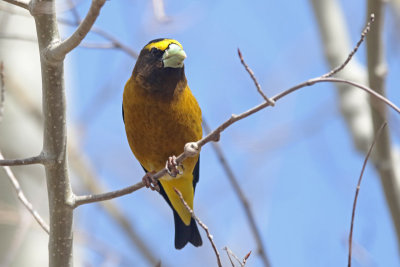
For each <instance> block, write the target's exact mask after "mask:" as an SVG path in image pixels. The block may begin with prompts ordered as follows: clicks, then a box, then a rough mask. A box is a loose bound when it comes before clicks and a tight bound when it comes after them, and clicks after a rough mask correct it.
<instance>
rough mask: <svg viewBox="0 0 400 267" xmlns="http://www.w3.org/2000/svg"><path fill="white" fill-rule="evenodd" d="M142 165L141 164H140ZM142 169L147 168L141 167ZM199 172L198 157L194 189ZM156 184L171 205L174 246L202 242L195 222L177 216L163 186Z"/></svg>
mask: <svg viewBox="0 0 400 267" xmlns="http://www.w3.org/2000/svg"><path fill="white" fill-rule="evenodd" d="M142 167H143V166H142ZM143 169H144V171H145V172H147V170H146V169H145V168H144V167H143ZM199 172H200V157H199V160H198V161H197V164H196V166H195V167H194V170H193V190H194V191H195V190H196V184H197V182H198V181H199ZM158 185H159V186H160V194H161V195H162V196H163V198H164V199H165V201H167V203H168V205H169V206H170V207H171V209H172V211H173V212H174V222H175V248H176V249H181V248H183V247H184V246H186V244H187V243H188V242H190V243H192V244H193V246H195V247H199V246H201V245H202V244H203V241H202V240H201V236H200V233H199V229H198V228H197V224H196V222H195V220H194V219H193V218H192V219H191V220H190V225H186V224H185V223H184V222H183V221H182V219H181V218H180V217H179V215H178V213H177V212H176V211H175V209H174V208H173V207H172V205H171V202H170V201H169V199H168V196H167V194H166V193H165V190H164V188H163V187H162V185H161V183H160V181H158Z"/></svg>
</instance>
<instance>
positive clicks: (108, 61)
mask: <svg viewBox="0 0 400 267" xmlns="http://www.w3.org/2000/svg"><path fill="white" fill-rule="evenodd" d="M364 2H365V1H361V0H354V1H341V6H342V8H343V12H344V13H345V17H346V20H347V21H346V22H347V25H348V27H349V28H348V30H349V33H350V35H351V40H352V42H353V43H356V41H357V40H358V38H359V35H360V32H361V30H362V28H363V27H364V22H365V14H366V11H365V3H364ZM88 6H89V1H82V2H81V3H80V4H79V5H78V11H79V13H80V14H81V15H83V14H85V12H86V10H87V9H88ZM165 10H166V14H167V15H169V16H170V17H171V22H170V23H168V24H163V23H160V22H157V20H156V19H155V17H154V14H153V11H152V5H151V1H128V0H120V1H115V0H114V1H107V2H106V4H105V6H104V7H103V9H102V11H101V14H100V17H99V18H98V20H97V22H96V25H97V26H98V27H101V28H102V29H104V30H106V31H107V32H109V33H111V34H113V35H114V36H116V37H117V38H118V39H119V40H120V41H121V42H123V43H125V44H127V45H129V46H130V47H131V48H132V49H134V50H135V51H137V52H139V51H140V49H141V48H142V47H143V46H144V45H145V44H146V43H147V42H148V41H150V40H152V39H155V38H159V37H171V38H174V39H177V40H178V41H180V42H181V43H182V45H183V47H184V49H185V51H186V53H187V55H188V58H187V59H186V60H185V70H186V76H187V78H188V83H189V86H190V87H191V89H192V91H193V93H194V95H195V96H196V98H197V100H198V102H199V104H200V106H201V108H202V112H203V115H204V117H205V118H206V119H207V121H208V123H209V124H210V126H211V127H212V128H215V127H216V126H218V125H219V124H220V123H222V122H223V121H225V120H226V119H228V118H229V116H230V115H231V114H233V113H236V114H238V113H241V112H243V111H245V110H247V109H249V108H251V107H253V106H255V105H257V104H259V103H261V102H262V98H261V97H260V96H259V95H258V93H257V91H256V89H255V87H254V85H253V82H252V81H251V79H250V77H249V76H248V74H247V73H246V72H245V70H244V68H243V66H242V65H241V64H240V61H239V59H238V57H237V52H236V51H237V48H238V47H239V48H240V49H241V51H242V53H243V56H244V58H245V60H246V62H247V63H248V64H249V66H250V67H251V68H252V69H253V71H254V73H255V74H256V76H257V78H258V80H259V82H260V84H261V86H262V87H263V90H264V92H265V93H266V94H267V95H270V96H272V95H274V94H276V93H279V92H281V91H283V90H284V89H286V88H288V87H291V86H293V85H295V84H297V83H299V82H302V81H304V80H307V79H309V78H312V77H315V76H319V75H321V74H323V73H325V72H327V71H328V67H327V64H326V60H325V58H324V55H323V48H322V46H321V39H320V36H319V32H318V28H317V25H316V21H315V17H314V14H313V12H312V8H311V4H310V2H309V1H287V0H286V1H251V2H249V1H226V0H221V1H185V2H183V1H172V0H169V1H165ZM387 15H388V17H389V18H388V19H387V23H386V26H387V30H386V31H385V34H386V35H385V36H386V37H385V40H386V44H387V55H386V58H387V59H388V65H389V75H388V79H387V90H388V96H389V97H390V99H391V100H392V101H393V102H394V103H396V104H397V105H400V102H399V101H398V99H399V91H398V90H396V88H397V86H396V84H398V77H395V76H396V75H395V74H396V73H398V71H399V64H398V62H399V61H398V59H399V54H398V49H397V48H396V41H397V39H396V38H394V37H393V33H394V32H395V31H394V30H393V29H395V26H394V22H393V19H391V18H390V16H391V13H390V12H387ZM62 17H67V18H70V17H71V15H70V14H68V13H64V14H63V15H62ZM71 30H72V29H70V28H64V29H63V34H64V36H66V35H67V34H69V33H70V32H71ZM85 41H88V42H104V40H103V39H102V38H101V37H99V36H96V35H95V34H90V35H89V36H88V37H87V39H85ZM356 58H357V59H358V60H359V61H360V62H365V49H364V48H363V47H362V48H361V49H360V51H359V53H358V54H357V55H356ZM66 63H67V78H66V84H67V90H68V101H69V102H68V113H69V118H70V119H69V120H70V123H71V124H74V125H75V126H76V125H78V129H79V130H80V131H81V132H79V134H80V136H81V140H80V141H81V145H82V149H83V150H84V151H85V152H86V153H87V154H88V156H89V157H90V159H91V161H92V162H93V165H94V167H95V169H96V172H97V173H98V175H99V179H101V182H102V183H104V184H107V186H108V187H109V188H112V189H117V188H121V187H124V186H128V185H131V184H132V183H136V182H138V181H139V180H140V179H141V177H142V176H143V172H142V169H141V168H140V165H139V164H138V162H137V161H136V159H135V158H134V157H133V155H132V153H131V152H130V149H129V146H128V143H127V141H126V137H125V132H124V125H123V122H122V118H121V101H122V92H123V86H124V84H125V82H126V80H127V79H128V78H129V76H130V73H131V71H132V68H133V66H134V64H135V60H134V59H133V58H131V57H130V56H129V55H127V54H126V53H124V52H122V51H120V50H101V49H97V50H96V49H86V48H78V49H76V50H74V51H73V52H72V53H71V54H70V55H69V56H68V57H67V59H66ZM335 90H336V89H335V88H334V87H333V86H332V85H330V84H320V85H315V86H313V87H311V88H305V89H304V90H301V91H299V92H296V93H294V94H291V95H290V96H287V97H285V98H283V99H282V100H280V101H279V102H278V103H277V105H276V107H274V108H268V109H265V110H263V111H261V112H259V113H257V114H255V115H253V116H251V117H250V118H247V119H245V120H243V121H241V122H238V123H236V124H235V125H233V126H232V127H230V128H228V129H227V130H226V131H225V132H224V133H223V134H222V136H221V141H220V144H221V146H222V148H223V150H224V153H225V155H226V157H227V160H228V162H229V163H230V164H231V166H232V168H233V170H234V172H235V174H236V175H237V177H238V180H239V182H240V184H241V186H242V189H243V190H244V192H245V193H246V195H247V197H248V199H249V202H250V204H251V207H252V209H253V211H254V213H255V214H256V221H257V224H258V227H259V228H260V231H261V233H262V239H263V243H264V245H265V247H266V249H267V253H268V255H269V257H270V261H271V263H272V266H280V267H282V266H283V267H285V266H300V267H301V266H344V265H346V264H347V238H348V232H349V227H350V216H351V208H352V202H353V198H354V192H355V187H356V183H357V179H358V177H359V173H360V170H361V167H362V163H363V160H364V157H363V155H360V154H359V153H358V152H356V151H355V149H354V146H353V144H352V141H351V138H350V136H349V133H348V130H347V128H346V125H345V123H344V120H343V118H342V117H341V114H340V112H339V110H338V103H337V95H336V92H335ZM100 92H102V93H100ZM99 95H100V97H99ZM99 99H100V100H99ZM390 114H391V116H392V117H394V118H395V119H393V120H392V121H390V122H389V128H391V129H396V128H395V127H397V129H398V127H399V126H398V121H399V120H398V115H397V114H394V112H392V111H391V112H390ZM396 124H397V126H396ZM392 132H393V131H392ZM393 139H394V143H397V144H398V143H399V142H398V141H399V135H398V132H397V133H395V132H393ZM117 203H118V204H119V205H120V206H121V207H122V209H123V210H124V212H125V214H126V216H127V217H128V218H129V219H130V220H131V223H132V225H134V227H135V229H136V230H137V231H138V232H140V233H141V235H142V237H143V239H144V240H145V241H146V243H147V244H148V245H149V246H150V247H152V248H153V250H154V252H155V253H156V254H157V255H158V257H159V258H160V259H161V260H162V262H163V264H165V265H166V266H167V265H168V266H189V265H190V266H212V265H215V264H216V262H215V256H214V254H213V251H212V249H211V246H210V244H209V242H208V241H207V239H206V236H205V234H204V232H203V231H202V230H201V232H202V237H203V240H204V245H203V246H202V247H201V248H193V247H191V246H187V247H185V248H184V249H183V250H180V251H177V250H175V249H174V246H173V237H174V232H173V231H174V228H173V218H172V212H171V211H170V210H169V207H168V206H167V205H166V204H165V203H164V201H163V199H162V198H161V196H159V195H157V194H156V193H154V192H150V191H149V190H140V191H138V192H135V193H134V194H132V195H129V196H125V197H123V198H121V199H118V200H117ZM195 212H196V214H197V215H198V216H199V217H200V218H201V219H202V220H203V221H204V222H205V223H206V224H207V225H208V227H209V229H210V231H211V233H212V234H213V236H214V240H215V243H216V245H217V247H218V248H219V249H220V252H221V257H222V259H223V263H224V264H225V266H229V263H228V259H227V257H226V255H225V253H224V251H223V250H222V248H223V247H224V246H228V247H229V248H230V249H232V250H233V251H234V252H235V253H236V254H237V255H238V256H240V257H243V256H244V255H245V254H246V253H247V252H249V251H250V250H252V251H253V254H252V255H251V257H250V259H249V261H248V266H262V262H261V261H260V259H259V257H258V256H257V255H256V253H255V252H256V243H255V241H254V239H253V237H252V234H251V232H250V229H249V226H248V224H247V220H246V218H245V216H244V212H243V210H242V208H241V205H240V203H239V201H238V198H237V196H236V195H235V194H234V193H233V191H232V187H231V186H230V184H229V182H228V180H227V178H226V175H225V173H224V171H223V170H222V168H221V166H220V164H219V163H218V160H217V158H216V156H215V153H214V151H213V150H212V148H211V146H210V145H207V146H205V147H204V148H203V150H202V153H201V170H200V183H199V185H198V188H197V190H196V196H195ZM77 213H78V216H77V218H76V224H75V225H76V227H77V229H79V231H82V232H86V233H88V234H89V235H91V236H93V237H95V238H96V239H98V240H99V242H104V243H107V244H108V247H109V248H110V249H112V250H114V251H117V252H118V254H120V256H121V257H122V261H121V262H120V265H118V266H133V265H135V266H148V263H147V262H146V261H145V260H144V259H143V257H142V256H141V255H140V254H139V253H138V252H137V250H136V249H135V247H133V246H131V245H130V243H129V242H128V240H127V239H126V238H125V237H124V233H123V232H122V231H121V230H120V229H119V228H118V227H117V226H116V224H115V223H114V222H113V221H112V220H110V219H109V217H108V216H107V215H106V214H105V213H104V212H103V210H102V209H101V208H99V206H98V205H86V206H84V207H80V208H79V209H78V212H77ZM94 218H95V219H94ZM354 241H355V242H356V243H357V244H358V245H357V248H358V251H360V250H361V251H365V253H364V254H363V253H362V252H359V253H358V255H359V256H358V257H356V256H355V260H354V261H353V264H354V266H399V264H400V260H399V254H398V251H399V249H398V245H397V244H396V238H395V232H394V227H393V225H392V222H391V219H390V214H389V212H388V208H387V206H386V203H385V198H384V195H383V193H382V188H381V185H380V182H379V178H378V176H377V175H376V172H375V170H374V169H373V168H372V166H368V167H367V169H366V172H365V175H364V180H363V183H362V188H361V192H360V196H359V201H358V206H357V213H356V219H355V232H354ZM78 246H79V245H78ZM356 250H357V249H356ZM84 251H85V253H88V255H90V256H89V257H87V258H88V259H87V260H88V261H89V262H91V263H92V264H93V265H94V266H98V265H99V264H100V263H101V262H102V260H103V259H102V256H101V255H99V254H97V253H95V252H93V248H92V247H91V245H90V244H89V245H87V246H85V249H84Z"/></svg>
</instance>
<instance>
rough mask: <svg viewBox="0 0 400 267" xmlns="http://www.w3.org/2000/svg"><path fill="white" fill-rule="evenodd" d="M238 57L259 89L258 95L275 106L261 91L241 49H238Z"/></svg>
mask: <svg viewBox="0 0 400 267" xmlns="http://www.w3.org/2000/svg"><path fill="white" fill-rule="evenodd" d="M237 51H238V55H239V58H240V62H241V63H242V65H243V66H244V68H245V69H246V71H247V72H248V73H249V75H250V77H251V79H252V80H253V82H254V85H255V86H256V88H257V91H258V93H259V94H260V95H261V96H262V97H263V98H264V100H265V101H266V102H267V103H268V104H269V105H270V106H272V107H273V106H275V102H273V101H272V100H271V99H269V98H268V97H267V96H266V95H265V94H264V92H263V90H262V89H261V85H260V84H259V83H258V81H257V78H256V76H254V72H253V71H252V70H251V69H250V67H249V66H248V65H247V63H246V62H245V61H244V59H243V56H242V52H240V49H239V48H238V50H237Z"/></svg>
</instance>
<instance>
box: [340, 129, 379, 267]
mask: <svg viewBox="0 0 400 267" xmlns="http://www.w3.org/2000/svg"><path fill="white" fill-rule="evenodd" d="M386 125H387V123H386V122H384V123H383V124H382V125H381V127H380V128H379V130H378V132H377V133H376V135H375V139H374V141H373V142H372V144H371V147H370V148H369V150H368V153H367V156H366V157H365V160H364V163H363V166H362V168H361V173H360V178H358V183H357V188H356V193H355V196H354V202H353V210H352V212H351V222H350V234H349V257H348V263H347V266H348V267H351V250H352V244H353V227H354V216H355V214H356V205H357V199H358V193H359V192H360V187H361V180H362V178H363V175H364V170H365V166H367V162H368V159H369V156H370V155H371V152H372V149H373V148H374V146H375V143H376V141H377V140H378V138H379V137H380V136H381V133H382V130H383V128H385V126H386Z"/></svg>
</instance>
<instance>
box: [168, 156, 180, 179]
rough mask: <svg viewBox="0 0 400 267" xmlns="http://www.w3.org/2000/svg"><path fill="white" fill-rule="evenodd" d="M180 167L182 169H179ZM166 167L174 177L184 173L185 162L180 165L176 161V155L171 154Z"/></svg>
mask: <svg viewBox="0 0 400 267" xmlns="http://www.w3.org/2000/svg"><path fill="white" fill-rule="evenodd" d="M178 167H181V168H182V171H181V170H179V169H178ZM165 168H166V169H167V172H168V174H169V175H170V176H172V177H176V176H177V175H178V174H182V173H183V170H184V168H183V164H182V163H180V164H179V165H178V163H177V162H176V156H171V157H169V158H168V160H167V163H165Z"/></svg>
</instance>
